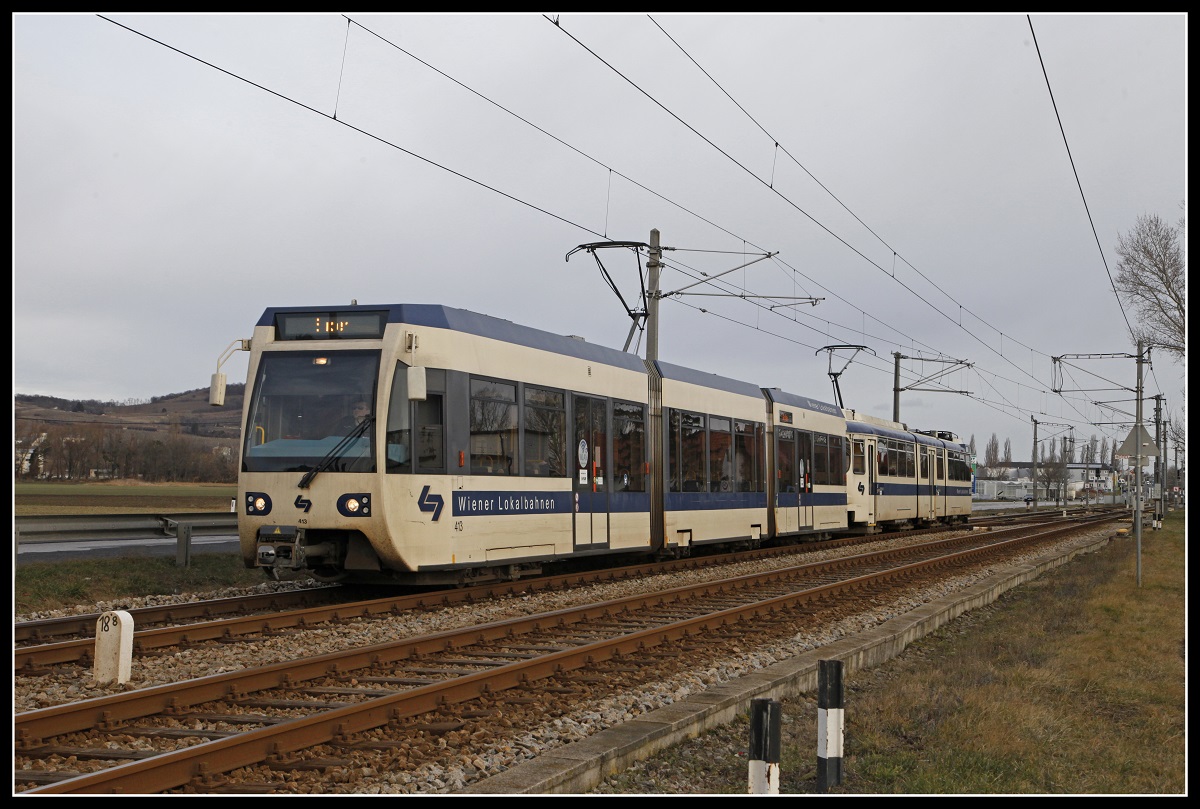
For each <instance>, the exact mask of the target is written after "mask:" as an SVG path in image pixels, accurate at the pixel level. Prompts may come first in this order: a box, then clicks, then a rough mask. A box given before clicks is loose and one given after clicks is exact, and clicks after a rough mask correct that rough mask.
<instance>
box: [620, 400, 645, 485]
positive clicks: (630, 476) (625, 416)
mask: <svg viewBox="0 0 1200 809" xmlns="http://www.w3.org/2000/svg"><path fill="white" fill-rule="evenodd" d="M613 429H614V431H615V432H614V437H613V456H614V461H615V463H616V466H615V468H614V469H613V472H614V476H613V485H614V486H615V488H616V491H626V492H644V491H646V408H645V406H644V405H640V404H629V403H626V402H613Z"/></svg>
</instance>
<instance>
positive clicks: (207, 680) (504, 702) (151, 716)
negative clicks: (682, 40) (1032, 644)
mask: <svg viewBox="0 0 1200 809" xmlns="http://www.w3.org/2000/svg"><path fill="white" fill-rule="evenodd" d="M1067 530H1071V527H1070V526H1065V527H1061V528H1053V529H1050V528H1045V527H1039V528H1037V529H1035V530H1030V529H1028V528H1018V529H1012V530H1011V531H991V532H982V531H981V532H972V533H967V534H964V535H961V536H958V537H955V538H953V539H945V540H934V541H931V542H926V543H920V544H918V545H911V546H909V547H907V548H903V549H893V550H888V551H881V552H869V553H860V554H855V555H853V556H850V557H844V558H842V559H835V560H825V561H821V562H816V563H813V564H807V565H803V564H802V565H790V566H788V567H786V568H782V569H777V570H771V571H767V572H758V573H753V574H744V575H739V576H735V577H732V578H729V579H725V580H721V581H710V582H706V583H702V584H690V585H686V586H680V587H672V588H668V589H662V590H660V591H658V592H652V593H645V592H642V593H639V594H637V595H631V596H626V597H624V598H620V599H609V600H607V601H603V602H599V603H593V604H588V605H581V606H573V607H569V608H565V609H561V610H551V611H549V612H539V613H536V614H532V615H520V616H517V617H508V618H505V619H503V620H496V621H492V622H490V623H485V624H482V625H472V626H464V627H459V628H456V629H451V630H446V631H441V632H434V633H431V634H423V635H416V636H413V637H408V638H403V639H400V640H395V641H391V642H388V643H375V644H371V645H369V646H367V647H354V648H348V649H344V650H341V651H338V652H334V653H330V654H324V655H317V656H314V657H307V658H303V659H298V660H292V661H289V662H286V663H277V664H273V665H267V666H260V667H257V668H250V669H243V670H239V671H232V672H228V673H224V674H217V675H213V676H210V677H203V678H199V679H192V680H187V681H184V682H179V683H171V684H167V685H159V686H154V687H150V688H143V689H139V690H136V691H128V692H123V693H117V694H113V695H110V696H107V697H103V698H97V699H91V700H87V701H85V702H81V703H74V704H64V705H57V706H54V707H50V708H46V709H43V710H36V711H27V712H24V713H20V714H18V715H17V716H16V721H15V726H16V727H15V731H16V740H15V752H16V757H15V760H14V779H15V780H14V783H16V784H17V785H18V788H19V789H21V790H23V791H25V792H28V793H33V794H39V793H76V794H88V793H110V792H139V793H145V792H171V791H181V792H221V791H233V792H256V791H263V792H293V791H305V789H306V786H305V785H307V788H309V789H312V788H313V787H312V779H317V783H318V784H320V785H321V786H320V787H319V788H318V789H315V790H314V791H325V790H329V789H330V786H331V782H330V780H329V779H332V782H339V779H342V778H346V779H350V780H351V781H353V780H355V776H354V774H355V773H357V774H358V776H357V778H358V779H360V780H361V779H362V778H367V776H366V775H365V773H368V772H375V773H379V772H387V773H392V774H396V773H412V772H416V771H418V770H420V769H421V768H422V767H425V768H437V767H445V766H448V765H447V764H446V761H447V759H449V760H450V761H451V762H457V764H455V765H454V766H471V767H474V763H480V764H483V765H484V766H483V767H482V768H476V769H482V770H486V769H487V764H486V762H483V761H482V760H481V759H480V757H479V755H482V754H479V755H475V756H474V758H473V759H472V756H471V754H470V753H469V752H464V751H478V750H491V749H493V748H494V747H495V746H496V745H501V744H504V742H503V741H501V739H502V737H503V736H504V734H505V733H507V734H508V736H509V737H511V736H512V734H513V733H516V732H518V731H519V729H520V728H522V727H525V726H528V725H532V724H533V723H536V722H538V721H541V720H542V719H544V717H545V715H546V714H547V713H550V714H553V713H556V712H563V713H566V712H567V711H568V709H569V708H571V707H578V706H579V705H581V704H584V703H588V702H591V701H593V700H598V699H602V698H603V697H604V695H606V694H609V695H611V694H612V693H613V690H614V689H616V690H618V691H620V690H621V689H626V690H628V689H630V688H633V689H637V688H638V687H641V685H642V684H645V683H650V684H654V683H663V682H667V681H669V680H671V679H672V678H674V677H679V676H683V675H684V674H685V673H686V672H694V671H696V670H703V666H704V661H705V660H708V659H710V658H712V659H715V658H718V657H720V656H722V655H728V654H730V653H731V651H730V648H731V647H732V648H737V647H744V646H745V645H746V642H747V638H753V639H754V641H755V644H758V643H761V642H762V641H763V639H765V638H766V637H768V636H779V637H789V636H792V635H795V634H796V633H797V632H811V631H815V630H816V629H817V628H819V626H820V625H821V624H822V623H823V622H828V621H830V620H832V619H833V617H835V616H836V615H838V614H839V613H844V612H846V611H848V610H852V609H861V608H862V604H863V603H882V602H885V601H887V600H888V599H890V598H894V597H895V594H896V593H897V592H901V591H905V590H911V589H912V588H914V587H918V586H921V585H922V584H923V583H924V582H926V581H927V580H929V579H933V578H944V577H945V576H947V575H951V571H961V570H964V569H968V568H971V567H977V566H979V565H980V564H994V563H995V560H996V559H997V554H1013V553H1019V552H1025V551H1026V550H1027V549H1028V547H1029V546H1030V544H1031V543H1037V542H1046V541H1048V540H1049V539H1050V538H1051V535H1052V532H1060V531H1067ZM1017 534H1020V535H1022V536H1016V535H1017ZM1007 537H1011V538H1007ZM964 566H965V567H964ZM649 586H650V587H653V585H649ZM643 589H645V586H643ZM516 601H518V602H519V601H520V599H516ZM518 606H519V604H518ZM518 611H519V610H518ZM392 620H402V619H401V618H395V617H393V618H392ZM255 642H256V641H248V643H250V644H253V643H255ZM257 642H261V640H260V641H257ZM399 751H403V755H402V756H401V753H400V752H399ZM447 751H449V752H447ZM464 755H465V756H467V757H468V758H469V759H472V760H471V761H468V762H467V763H466V765H463V762H462V761H461V759H462V757H463V756H464ZM401 757H402V758H403V760H404V765H403V767H400V765H399V759H400V758H401ZM439 761H440V762H442V763H440V764H439V763H438V762H439ZM122 762H124V763H122ZM472 762H474V763H472ZM314 771H316V774H315V775H313V772H314ZM414 777H415V776H414ZM321 779H325V780H321ZM368 780H369V779H368ZM359 786H363V785H359ZM330 791H359V790H358V789H349V788H344V787H343V788H340V789H333V790H330ZM363 791H368V790H363Z"/></svg>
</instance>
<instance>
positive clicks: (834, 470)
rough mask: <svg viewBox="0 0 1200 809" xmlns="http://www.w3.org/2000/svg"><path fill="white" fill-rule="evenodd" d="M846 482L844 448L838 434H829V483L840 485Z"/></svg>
mask: <svg viewBox="0 0 1200 809" xmlns="http://www.w3.org/2000/svg"><path fill="white" fill-rule="evenodd" d="M845 482H846V450H845V448H844V447H843V444H842V437H841V436H840V435H831V436H829V485H830V486H841V485H843V484H844V483H845Z"/></svg>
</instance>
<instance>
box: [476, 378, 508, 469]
mask: <svg viewBox="0 0 1200 809" xmlns="http://www.w3.org/2000/svg"><path fill="white" fill-rule="evenodd" d="M470 428H471V441H470V447H471V474H473V475H515V474H517V471H518V470H517V468H516V455H517V386H516V384H514V383H512V382H501V381H498V380H494V379H479V378H475V377H472V379H471V424H470Z"/></svg>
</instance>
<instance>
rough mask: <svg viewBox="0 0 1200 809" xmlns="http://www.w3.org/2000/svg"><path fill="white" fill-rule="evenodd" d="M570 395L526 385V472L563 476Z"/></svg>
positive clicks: (546, 475) (538, 475) (528, 473)
mask: <svg viewBox="0 0 1200 809" xmlns="http://www.w3.org/2000/svg"><path fill="white" fill-rule="evenodd" d="M565 402H566V397H565V396H564V395H563V393H562V392H561V391H556V390H546V389H544V388H535V387H533V386H531V385H526V386H525V413H524V419H523V424H524V428H525V434H524V441H525V474H526V475H532V476H534V477H563V476H565V475H566V474H567V464H566V446H567V443H566V442H567V432H566V423H567V421H566V419H567V416H566V406H565Z"/></svg>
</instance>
